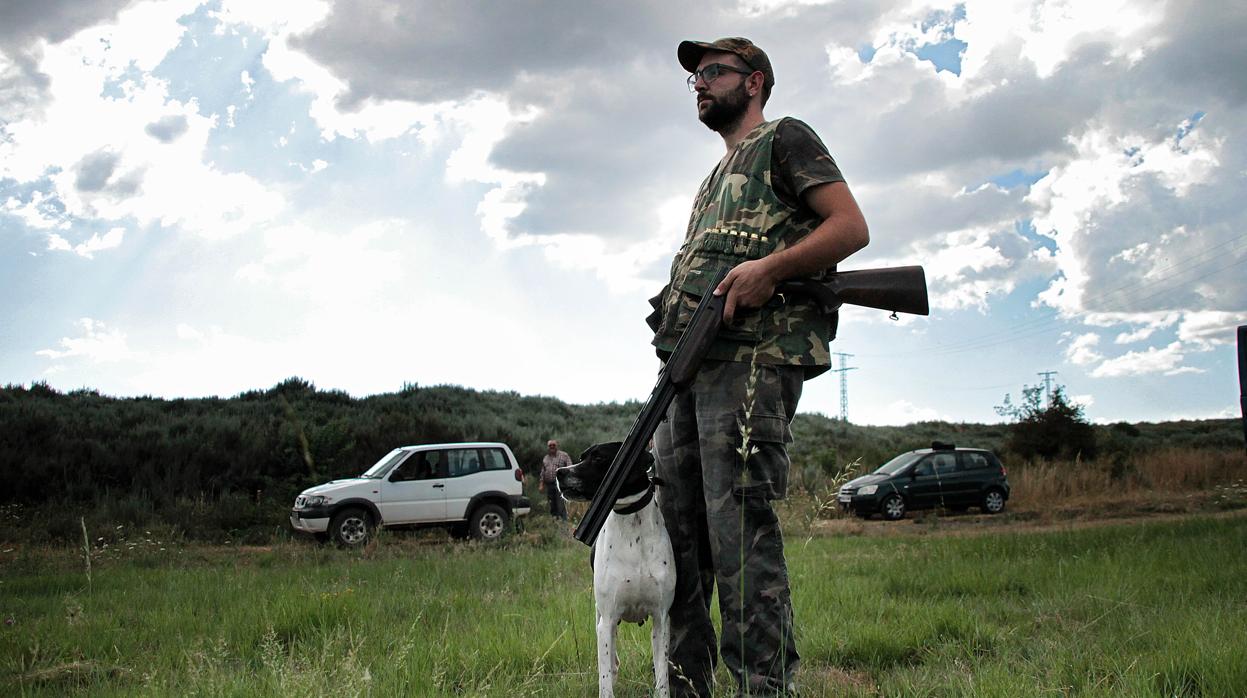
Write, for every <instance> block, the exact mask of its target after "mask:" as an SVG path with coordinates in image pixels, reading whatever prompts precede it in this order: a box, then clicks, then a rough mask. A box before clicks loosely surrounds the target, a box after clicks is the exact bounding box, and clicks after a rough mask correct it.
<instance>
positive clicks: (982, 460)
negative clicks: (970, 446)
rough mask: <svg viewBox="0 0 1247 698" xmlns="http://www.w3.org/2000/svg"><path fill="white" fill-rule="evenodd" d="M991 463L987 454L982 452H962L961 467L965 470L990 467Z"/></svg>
mask: <svg viewBox="0 0 1247 698" xmlns="http://www.w3.org/2000/svg"><path fill="white" fill-rule="evenodd" d="M991 465H992V464H991V463H990V462H989V461H988V460H987V456H985V455H983V454H982V453H973V452H969V453H962V454H961V467H962V469H963V470H979V469H981V468H990V467H991Z"/></svg>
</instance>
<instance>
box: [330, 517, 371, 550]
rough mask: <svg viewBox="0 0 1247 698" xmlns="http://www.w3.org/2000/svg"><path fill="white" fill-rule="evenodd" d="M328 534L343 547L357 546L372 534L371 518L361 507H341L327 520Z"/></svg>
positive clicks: (365, 541)
mask: <svg viewBox="0 0 1247 698" xmlns="http://www.w3.org/2000/svg"><path fill="white" fill-rule="evenodd" d="M329 535H330V536H332V537H333V540H334V541H335V542H337V544H338V545H341V546H342V547H344V548H354V547H358V546H360V545H363V544H364V543H367V542H368V538H369V537H370V536H371V535H372V520H371V519H370V518H369V517H368V512H366V511H364V510H363V509H343V510H342V511H340V512H338V513H337V514H336V515H334V517H333V519H332V520H331V521H330V522H329Z"/></svg>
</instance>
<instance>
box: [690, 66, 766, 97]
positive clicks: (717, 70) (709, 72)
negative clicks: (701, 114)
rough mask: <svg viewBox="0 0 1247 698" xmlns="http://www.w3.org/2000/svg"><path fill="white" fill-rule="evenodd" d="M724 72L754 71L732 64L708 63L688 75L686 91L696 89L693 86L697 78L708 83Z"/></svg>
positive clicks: (744, 73) (751, 72)
mask: <svg viewBox="0 0 1247 698" xmlns="http://www.w3.org/2000/svg"><path fill="white" fill-rule="evenodd" d="M724 72H730V73H740V74H741V75H753V73H754V71H752V70H743V69H741V68H737V67H736V66H734V65H728V64H726V63H711V64H710V65H708V66H706V67H704V68H702V69H700V70H698V71H696V72H694V73H693V74H692V75H690V76H688V91H689V92H696V91H697V88H696V87H694V85H696V84H697V78H701V81H702V82H704V83H706V84H707V85H709V84H710V83H712V82H714V80H715V78H717V77H719V76H720V75H722V74H723V73H724Z"/></svg>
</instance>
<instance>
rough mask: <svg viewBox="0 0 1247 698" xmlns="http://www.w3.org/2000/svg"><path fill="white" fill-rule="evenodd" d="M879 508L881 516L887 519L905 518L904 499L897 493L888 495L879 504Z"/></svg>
mask: <svg viewBox="0 0 1247 698" xmlns="http://www.w3.org/2000/svg"><path fill="white" fill-rule="evenodd" d="M879 510H880V511H882V512H883V518H885V519H887V520H888V521H896V520H897V519H903V518H905V500H904V498H902V497H901V496H900V495H899V494H891V495H888V497H887V498H886V499H884V500H883V503H882V504H881V505H879Z"/></svg>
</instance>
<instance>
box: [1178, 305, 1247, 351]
mask: <svg viewBox="0 0 1247 698" xmlns="http://www.w3.org/2000/svg"><path fill="white" fill-rule="evenodd" d="M1244 324H1247V312H1241V313H1224V312H1218V311H1212V310H1208V311H1197V312H1189V313H1185V314H1184V315H1183V316H1182V322H1181V323H1180V324H1179V325H1178V339H1180V340H1182V341H1183V342H1190V343H1192V344H1194V345H1195V346H1196V347H1198V348H1199V349H1200V350H1208V349H1211V348H1212V346H1213V345H1221V344H1232V343H1234V342H1235V341H1237V332H1238V330H1237V328H1238V326H1239V325H1244Z"/></svg>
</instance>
